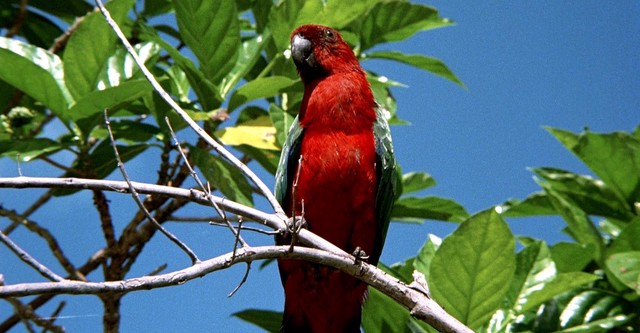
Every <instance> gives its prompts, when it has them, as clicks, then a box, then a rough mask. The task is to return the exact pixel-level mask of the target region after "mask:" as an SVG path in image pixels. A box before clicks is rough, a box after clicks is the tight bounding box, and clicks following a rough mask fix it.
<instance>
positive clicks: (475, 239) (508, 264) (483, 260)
mask: <svg viewBox="0 0 640 333" xmlns="http://www.w3.org/2000/svg"><path fill="white" fill-rule="evenodd" d="M514 249H515V240H514V237H513V235H512V234H511V231H510V230H509V227H508V226H507V224H506V223H505V222H504V221H503V220H502V219H501V218H500V216H499V215H498V213H496V211H495V210H493V209H491V210H487V211H483V212H481V213H478V214H476V215H474V216H472V217H470V218H469V219H468V220H467V221H465V222H464V223H462V224H461V225H460V226H459V227H458V229H457V230H456V231H454V232H453V233H452V234H451V235H449V236H448V237H447V238H445V239H444V241H443V242H442V245H440V248H439V249H438V251H437V252H436V255H435V256H434V258H433V260H432V262H431V272H430V273H431V278H430V281H429V287H430V289H431V293H432V295H433V297H434V299H435V300H436V301H437V302H438V303H439V304H440V305H442V306H443V307H444V308H445V309H447V312H449V313H450V314H451V315H453V316H454V317H456V318H458V319H459V320H460V321H462V322H463V323H465V324H467V326H469V327H471V328H472V329H474V328H478V327H480V326H481V325H483V324H485V323H486V322H487V320H488V319H489V318H490V317H491V315H492V314H493V313H494V312H495V311H496V310H497V309H498V308H499V307H500V306H501V304H502V302H503V298H504V296H505V295H506V293H507V291H508V290H509V283H510V282H511V280H512V278H513V275H514V271H515V268H516V259H515V253H514Z"/></svg>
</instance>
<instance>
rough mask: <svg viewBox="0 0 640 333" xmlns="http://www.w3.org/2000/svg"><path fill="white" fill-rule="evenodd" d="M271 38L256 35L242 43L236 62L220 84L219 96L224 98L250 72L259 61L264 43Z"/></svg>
mask: <svg viewBox="0 0 640 333" xmlns="http://www.w3.org/2000/svg"><path fill="white" fill-rule="evenodd" d="M270 38H271V34H268V33H267V34H264V35H258V36H255V37H253V38H251V39H247V40H246V41H244V42H242V46H241V48H240V52H239V54H238V60H237V61H236V64H235V66H234V67H233V68H232V69H231V71H230V72H229V74H228V75H227V76H226V77H225V78H224V79H223V80H222V82H221V84H220V95H221V96H223V97H225V96H226V95H227V94H228V93H229V91H231V90H232V89H233V88H234V87H235V86H236V84H238V82H240V80H242V78H243V77H244V76H245V75H247V73H249V71H251V69H252V68H253V66H254V65H255V64H256V62H258V59H260V54H261V52H262V49H263V47H264V44H265V42H266V41H268V40H269V39H270Z"/></svg>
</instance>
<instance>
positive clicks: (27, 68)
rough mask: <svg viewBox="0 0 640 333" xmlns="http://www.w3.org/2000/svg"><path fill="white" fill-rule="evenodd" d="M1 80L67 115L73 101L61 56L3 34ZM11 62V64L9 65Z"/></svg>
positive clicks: (0, 50)
mask: <svg viewBox="0 0 640 333" xmlns="http://www.w3.org/2000/svg"><path fill="white" fill-rule="evenodd" d="M0 62H1V63H2V64H5V65H3V66H0V79H1V80H3V81H5V82H7V83H9V84H10V85H12V86H14V87H16V88H18V89H20V90H21V91H23V92H25V93H26V94H27V95H29V96H31V97H33V98H34V99H36V100H37V101H39V102H41V103H42V104H44V105H45V106H46V107H48V108H49V109H50V110H51V111H52V112H53V113H55V114H56V115H58V116H59V117H61V118H63V119H64V118H65V116H66V110H67V107H68V105H69V104H71V103H72V102H73V99H72V98H71V95H70V94H69V92H68V90H67V88H66V86H65V83H64V72H63V71H62V62H61V61H60V58H59V57H58V56H57V55H55V54H53V53H51V52H49V51H47V50H44V49H41V48H38V47H35V46H32V45H29V44H25V43H23V42H20V41H17V40H15V39H10V38H4V37H0ZM7 64H11V65H7Z"/></svg>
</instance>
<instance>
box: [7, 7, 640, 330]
mask: <svg viewBox="0 0 640 333" xmlns="http://www.w3.org/2000/svg"><path fill="white" fill-rule="evenodd" d="M428 4H430V5H433V6H435V7H436V8H438V9H439V10H440V13H441V15H442V16H444V17H448V18H450V19H452V20H454V21H455V22H456V25H454V26H451V27H447V28H442V29H438V30H433V31H427V32H423V33H420V34H418V35H416V36H414V37H413V38H411V39H409V40H407V41H404V42H401V43H392V44H387V45H383V46H381V47H379V48H378V49H380V50H382V49H384V50H399V51H402V52H406V53H421V54H426V55H430V56H434V57H437V58H440V59H442V60H443V61H444V62H445V63H446V64H447V65H448V66H449V67H450V68H451V69H452V70H453V71H454V72H455V73H456V74H457V75H458V77H459V78H460V79H461V80H462V81H464V83H465V84H466V86H467V90H465V89H462V88H460V87H459V86H457V85H455V84H453V83H451V82H448V81H446V80H443V79H441V78H438V77H435V76H433V75H430V74H426V73H424V72H421V71H418V70H415V69H413V68H411V67H408V66H405V65H399V64H395V63H390V62H383V61H377V60H370V61H367V62H365V63H364V66H365V67H366V68H368V69H371V70H374V71H376V72H377V73H379V74H383V75H386V76H388V77H389V78H390V79H393V80H397V81H400V82H403V83H405V84H407V85H408V86H409V87H408V88H397V89H396V90H395V91H394V94H395V97H396V99H397V102H398V114H399V116H400V117H401V118H403V119H406V120H408V121H410V122H411V123H412V125H410V126H397V127H394V128H393V129H392V130H393V135H394V143H395V146H396V152H397V157H398V159H399V161H400V163H401V165H402V167H403V170H404V171H405V172H407V171H426V172H428V173H430V174H431V175H432V176H433V177H434V178H435V179H436V181H437V182H438V185H437V186H436V187H433V188H430V189H428V190H426V191H425V192H424V193H422V194H425V195H439V196H443V197H449V198H452V199H455V200H456V201H458V202H459V203H461V204H463V205H464V206H465V207H466V208H467V210H469V211H470V212H477V211H479V210H482V209H486V208H489V207H491V206H492V205H495V204H499V203H502V202H504V201H505V200H506V199H508V198H524V197H526V196H527V195H528V194H530V193H532V192H534V191H537V190H538V186H537V185H536V183H535V181H534V180H533V179H532V174H531V172H529V171H528V170H527V168H528V167H537V166H553V167H557V168H562V169H567V170H571V171H575V172H580V173H586V172H587V169H586V168H585V167H584V166H583V165H582V164H581V163H580V161H578V160H577V159H576V158H575V157H574V156H572V155H571V153H570V152H568V151H567V150H565V149H564V148H563V147H562V146H561V145H560V144H559V143H558V142H557V141H555V139H554V138H553V137H552V136H551V135H550V134H548V133H547V132H546V131H545V130H544V128H543V126H552V127H559V128H564V129H568V130H572V131H581V130H582V129H583V128H585V127H588V128H589V129H591V130H593V131H597V132H609V131H615V130H625V131H631V130H632V129H633V128H634V127H635V126H637V125H638V124H640V117H639V116H640V110H639V109H640V108H639V107H640V94H639V88H640V2H637V1H617V2H615V6H614V5H610V6H605V5H603V3H602V2H600V1H580V2H578V1H554V2H552V1H546V2H506V1H487V2H484V1H483V2H480V1H477V2H476V1H474V2H461V1H455V2H451V1H432V2H428ZM611 4H613V2H612V3H611ZM0 165H2V168H1V170H2V172H1V173H2V176H6V175H14V174H12V173H11V171H12V170H15V165H13V164H11V163H8V162H7V161H2V162H0ZM147 167H148V166H145V165H143V164H131V165H130V166H129V172H130V173H133V174H134V175H135V173H136V172H138V173H140V174H142V173H144V172H148V170H147ZM23 171H24V172H26V173H27V174H28V175H49V176H51V175H57V174H58V172H57V171H53V170H50V169H47V168H36V167H34V166H30V165H23ZM116 178H117V177H116ZM27 193H35V192H24V191H22V192H19V191H8V190H3V191H0V202H2V203H7V206H10V205H9V204H8V203H9V202H12V201H14V200H16V199H20V196H21V195H26V194H27ZM109 199H110V200H112V206H113V207H120V206H119V205H123V206H124V205H131V203H130V199H129V198H128V197H126V198H125V197H124V196H115V195H112V196H110V197H109ZM78 202H82V204H86V205H89V204H90V202H91V198H90V196H89V195H88V194H86V193H85V194H79V195H75V196H73V197H71V198H68V199H65V201H63V202H61V203H60V204H59V206H58V210H59V212H62V213H64V214H66V216H67V217H72V218H71V219H72V221H61V222H60V223H61V225H63V226H64V228H67V229H66V230H70V231H71V232H68V233H66V235H64V236H62V240H61V242H62V241H66V242H69V243H70V244H74V245H70V246H68V247H69V248H70V249H72V248H73V247H75V246H77V247H78V248H81V249H83V250H82V251H78V254H77V260H79V261H81V260H84V259H85V258H86V253H87V252H85V250H84V249H92V248H94V247H97V246H99V245H100V244H101V243H99V241H100V238H99V237H98V238H96V235H95V233H96V230H97V229H96V228H97V225H92V224H91V223H92V222H95V221H96V220H95V217H94V216H93V215H91V213H88V212H85V211H83V210H79V209H77V208H76V207H77V205H78ZM201 212H202V214H205V213H208V211H206V210H202V211H201ZM49 213H50V212H49ZM44 214H45V213H44V212H43V213H41V215H39V216H36V217H34V218H36V219H38V218H39V219H40V220H43V219H44V218H45V216H44ZM509 223H510V226H511V227H512V230H513V232H514V234H522V235H529V236H534V237H537V238H542V239H545V240H547V241H548V242H549V243H555V242H557V241H559V240H566V239H567V237H566V236H564V235H563V234H562V233H561V231H560V229H561V228H562V226H563V225H562V222H561V221H560V220H559V219H557V218H528V219H511V220H509ZM172 227H173V228H174V229H175V230H176V233H178V236H180V237H183V238H184V239H185V240H186V241H187V243H188V244H189V245H193V246H194V247H195V250H196V251H198V253H199V254H200V256H201V257H205V258H206V257H207V256H209V257H210V256H214V255H216V254H219V253H221V252H222V251H226V249H229V248H230V246H231V245H230V244H231V243H230V242H232V240H230V239H229V237H228V233H227V232H226V231H222V230H221V229H214V228H212V227H208V226H204V225H193V224H192V225H187V226H184V227H177V226H172ZM54 228H55V226H52V229H54ZM454 228H455V225H454V224H448V223H442V222H433V221H427V222H426V223H425V224H423V225H403V224H397V223H394V224H392V226H391V228H390V233H389V236H388V237H387V244H386V247H385V251H384V253H383V255H382V261H384V262H385V263H388V264H391V263H393V262H396V261H400V260H402V259H405V258H408V257H410V256H413V255H414V254H415V253H416V251H417V250H418V249H419V247H420V246H421V245H422V244H423V242H424V240H425V238H426V236H427V235H428V234H429V233H433V234H436V235H438V236H439V237H445V236H446V235H447V234H448V233H450V232H451V231H452V230H453V229H454ZM24 236H26V233H16V234H15V237H16V238H17V240H20V239H22V237H24ZM24 239H25V240H26V239H27V238H26V237H25V238H24ZM92 239H95V240H97V242H98V243H95V242H93V241H92ZM249 240H250V241H253V242H254V243H253V244H266V243H269V242H270V241H271V240H270V239H265V237H262V236H252V237H250V238H249ZM70 251H71V250H70ZM145 251H146V253H145V255H143V256H142V257H141V258H140V259H139V260H138V262H139V263H140V265H139V266H138V268H137V269H136V270H135V271H134V272H132V274H138V275H142V274H145V273H147V272H149V271H151V270H152V269H154V268H155V267H156V266H158V265H160V264H162V263H164V262H169V263H170V266H169V269H177V268H180V267H184V265H186V264H187V262H186V261H185V259H184V256H183V255H182V254H181V253H179V252H178V250H176V249H175V248H174V247H173V246H172V245H170V244H169V243H168V241H166V239H163V238H161V237H156V238H155V239H154V241H153V242H152V243H151V244H150V245H149V246H148V248H146V249H145ZM71 252H73V251H71ZM0 256H1V258H2V260H0V266H1V267H17V266H16V265H19V263H18V262H17V260H16V259H14V258H13V257H12V256H11V255H10V254H9V253H8V252H7V251H6V249H4V248H2V249H0ZM71 256H72V257H76V254H74V253H72V254H71ZM5 265H6V266H5ZM254 266H256V267H254V268H253V269H252V273H251V275H250V277H249V280H248V282H247V283H246V285H245V286H244V287H243V288H242V289H241V290H240V291H239V292H238V293H237V294H236V295H235V296H233V297H232V298H227V297H226V295H227V294H228V293H229V292H230V291H231V290H232V289H233V288H234V287H235V284H236V283H237V282H239V281H240V279H241V277H242V274H243V273H244V267H241V266H237V267H234V268H232V269H229V270H226V271H223V272H218V273H214V274H211V275H209V276H207V277H205V278H202V279H199V280H195V281H191V282H189V283H187V284H185V285H183V286H181V287H178V288H166V289H159V290H153V291H147V292H139V293H133V294H130V295H127V296H126V297H125V298H124V299H123V308H122V309H123V318H122V326H121V328H122V331H123V332H142V331H147V332H148V331H164V332H178V331H191V332H204V331H209V332H210V331H217V332H239V331H253V330H254V329H253V327H252V326H249V325H246V324H243V323H242V322H241V321H240V320H237V319H233V318H230V317H229V316H230V314H231V313H233V312H236V311H240V310H243V309H247V308H261V309H271V310H280V309H281V306H282V302H283V295H282V289H281V286H280V282H279V278H278V274H277V270H276V269H275V265H271V266H270V267H268V268H266V269H265V270H263V271H259V270H258V268H257V265H254ZM0 271H5V269H1V268H0ZM29 276H31V277H30V279H32V280H34V279H35V280H37V279H38V278H37V277H35V278H34V277H33V276H32V275H29ZM95 278H97V276H96V277H95ZM52 305H53V304H52ZM8 310H9V308H8V307H7V303H6V302H2V303H0V312H2V313H6V312H5V311H8ZM51 311H53V307H52V306H49V307H48V308H47V310H45V311H43V312H42V313H47V312H49V313H50V312H51ZM64 314H65V315H68V316H70V317H69V318H65V319H61V320H60V321H59V323H62V324H63V325H64V326H65V327H66V328H67V329H68V331H70V332H80V331H87V328H89V327H93V328H97V327H100V325H101V320H102V318H101V315H102V311H101V304H100V302H99V301H98V300H97V298H96V297H91V296H74V297H71V299H70V302H69V303H68V304H67V307H66V310H65V311H64Z"/></svg>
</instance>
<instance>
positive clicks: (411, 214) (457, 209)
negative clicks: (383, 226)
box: [391, 196, 469, 223]
mask: <svg viewBox="0 0 640 333" xmlns="http://www.w3.org/2000/svg"><path fill="white" fill-rule="evenodd" d="M468 217H469V213H467V211H466V210H465V209H464V207H462V206H461V205H460V204H458V203H457V202H455V201H453V200H450V199H445V198H440V197H433V196H430V197H424V198H415V197H409V198H400V199H399V200H398V201H396V202H395V204H394V205H393V209H392V210H391V218H392V219H393V220H396V221H405V222H420V223H422V222H423V221H424V220H425V219H431V220H440V221H450V222H462V221H464V220H465V219H466V218H468Z"/></svg>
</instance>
